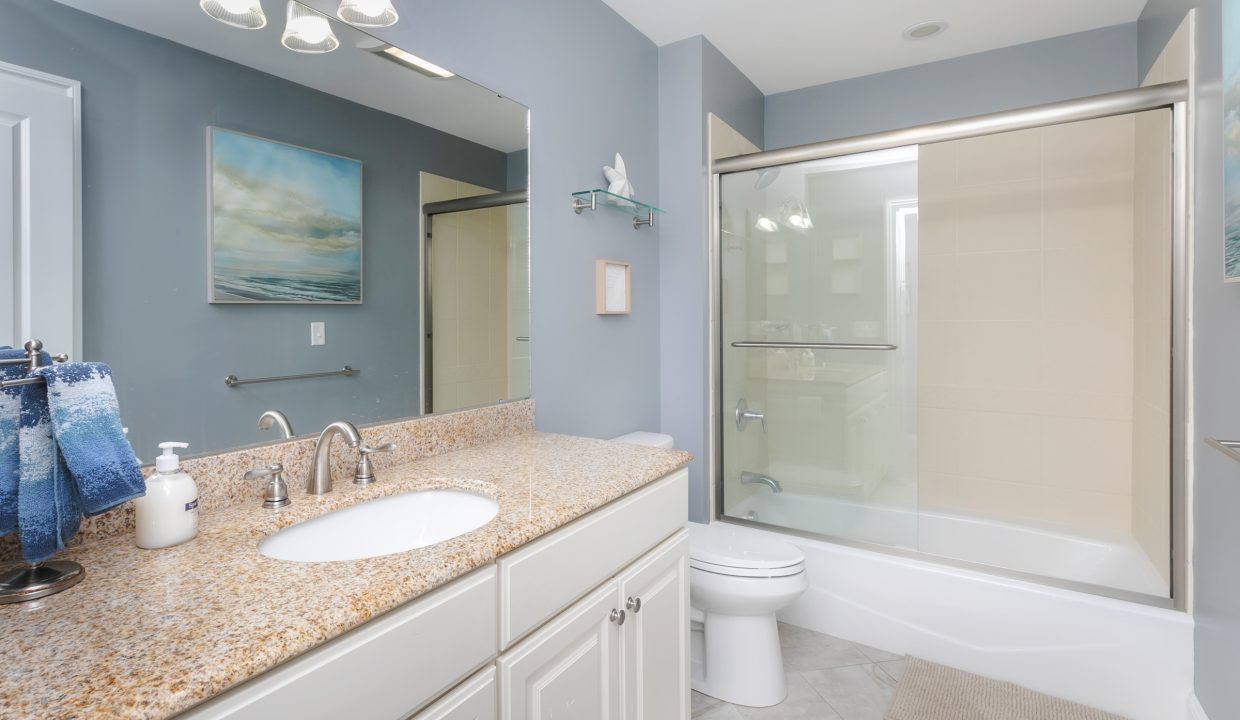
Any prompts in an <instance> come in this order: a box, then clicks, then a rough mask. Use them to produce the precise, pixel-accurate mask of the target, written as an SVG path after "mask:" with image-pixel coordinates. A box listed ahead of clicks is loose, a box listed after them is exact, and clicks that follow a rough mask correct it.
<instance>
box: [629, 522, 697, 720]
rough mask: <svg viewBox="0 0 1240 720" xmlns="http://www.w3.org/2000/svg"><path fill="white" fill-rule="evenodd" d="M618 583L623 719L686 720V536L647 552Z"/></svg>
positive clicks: (687, 603) (687, 650) (687, 611)
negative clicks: (622, 618)
mask: <svg viewBox="0 0 1240 720" xmlns="http://www.w3.org/2000/svg"><path fill="white" fill-rule="evenodd" d="M618 582H619V591H620V595H619V602H620V603H621V604H622V605H623V607H624V608H625V611H626V615H627V616H626V619H625V624H624V625H623V628H622V629H623V631H624V645H623V646H622V649H621V653H622V655H623V660H622V665H623V667H624V674H623V676H622V677H623V682H622V697H623V698H624V700H623V703H624V710H623V717H624V720H688V718H689V531H688V530H681V531H680V532H678V533H676V534H675V535H673V536H672V537H671V538H670V539H668V540H667V541H666V542H664V543H663V544H662V545H660V546H659V547H657V548H655V549H654V550H652V551H650V552H649V553H647V554H646V556H645V557H643V558H642V559H641V560H639V561H638V562H637V564H636V565H634V566H633V567H631V568H629V569H628V570H627V571H625V573H624V574H623V575H621V576H620V578H619V579H618Z"/></svg>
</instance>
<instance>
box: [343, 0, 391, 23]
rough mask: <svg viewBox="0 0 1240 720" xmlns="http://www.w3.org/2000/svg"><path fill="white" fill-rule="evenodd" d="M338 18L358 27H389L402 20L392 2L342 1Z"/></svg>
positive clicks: (387, 0)
mask: <svg viewBox="0 0 1240 720" xmlns="http://www.w3.org/2000/svg"><path fill="white" fill-rule="evenodd" d="M336 17H338V18H340V19H341V20H344V21H345V22H347V23H349V24H350V25H357V26H358V27H388V26H389V25H395V24H396V21H397V20H399V19H400V15H398V14H397V13H396V8H394V7H392V0H340V6H339V7H338V8H337V9H336Z"/></svg>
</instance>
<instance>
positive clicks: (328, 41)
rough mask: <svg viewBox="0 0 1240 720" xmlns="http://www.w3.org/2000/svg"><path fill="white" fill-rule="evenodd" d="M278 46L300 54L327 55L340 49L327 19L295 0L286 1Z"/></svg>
mask: <svg viewBox="0 0 1240 720" xmlns="http://www.w3.org/2000/svg"><path fill="white" fill-rule="evenodd" d="M280 44H281V45H283V46H284V47H286V48H288V49H289V50H292V51H294V52H300V53H328V52H331V51H332V50H335V49H336V48H338V47H340V41H339V40H337V39H336V34H335V33H333V32H332V26H331V23H329V22H328V21H327V18H325V17H323V16H322V15H320V14H318V13H317V12H315V11H314V10H311V9H310V8H307V7H305V6H304V5H302V4H300V3H298V2H297V0H288V16H287V19H286V20H285V23H284V34H283V35H282V36H281V37H280Z"/></svg>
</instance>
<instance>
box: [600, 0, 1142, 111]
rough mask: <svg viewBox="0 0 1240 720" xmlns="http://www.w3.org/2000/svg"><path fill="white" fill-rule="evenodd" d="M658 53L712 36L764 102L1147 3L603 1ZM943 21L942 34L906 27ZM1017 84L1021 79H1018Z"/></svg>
mask: <svg viewBox="0 0 1240 720" xmlns="http://www.w3.org/2000/svg"><path fill="white" fill-rule="evenodd" d="M604 2H606V3H607V4H608V5H610V6H611V7H612V8H613V9H615V11H616V12H618V13H620V15H622V16H623V17H624V19H626V20H628V21H629V22H630V23H631V24H633V26H635V27H636V28H637V29H638V30H640V31H642V32H643V33H645V35H646V36H647V37H649V38H650V39H651V40H653V41H654V42H655V44H657V45H666V44H668V43H671V42H675V41H677V40H683V39H684V38H688V37H693V36H695V35H705V36H706V38H707V39H708V40H710V41H711V43H713V44H714V45H715V47H717V48H719V50H720V51H722V52H723V54H724V55H726V56H728V58H729V59H730V60H731V61H732V62H733V63H735V64H736V66H737V67H739V68H740V69H741V71H742V72H744V73H745V75H747V76H748V77H749V79H750V80H752V81H753V82H754V84H756V85H757V86H758V88H759V89H760V90H762V92H763V93H765V94H767V95H770V94H772V93H777V92H783V91H785V90H795V89H797V88H803V87H808V86H810V85H819V84H821V83H826V82H833V81H836V80H843V79H845V78H852V77H859V76H861V75H869V74H872V73H877V72H883V71H886V70H895V69H897V68H902V67H909V66H912V65H920V64H922V63H927V62H933V61H935V60H945V59H947V58H952V57H959V56H961V55H969V54H972V53H976V52H983V51H985V50H994V49H996V48H1001V47H1007V46H1009V45H1018V44H1020V43H1027V42H1033V41H1035V40H1043V39H1045V38H1050V37H1056V36H1058V35H1067V34H1069V33H1074V32H1081V31H1083V30H1092V29H1095V28H1100V27H1106V26H1108V25H1116V24H1119V23H1126V22H1132V21H1134V20H1136V19H1137V16H1138V15H1140V14H1141V8H1142V7H1143V6H1144V5H1145V0H671V1H669V0H604ZM927 20H945V21H947V23H948V24H949V26H950V27H949V28H948V29H947V31H946V32H944V33H942V34H941V35H938V36H935V37H932V38H927V39H924V40H919V41H909V40H905V39H904V38H903V36H902V33H903V31H904V29H905V28H907V27H908V26H910V25H914V24H916V23H920V22H924V21H927ZM1012 80H1013V82H1019V78H1013V79H1012Z"/></svg>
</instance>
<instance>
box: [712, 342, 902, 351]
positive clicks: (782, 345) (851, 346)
mask: <svg viewBox="0 0 1240 720" xmlns="http://www.w3.org/2000/svg"><path fill="white" fill-rule="evenodd" d="M732 347H734V348H774V349H784V350H899V349H900V348H899V346H898V345H888V344H886V343H812V342H757V341H754V340H737V341H736V342H734V343H732Z"/></svg>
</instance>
